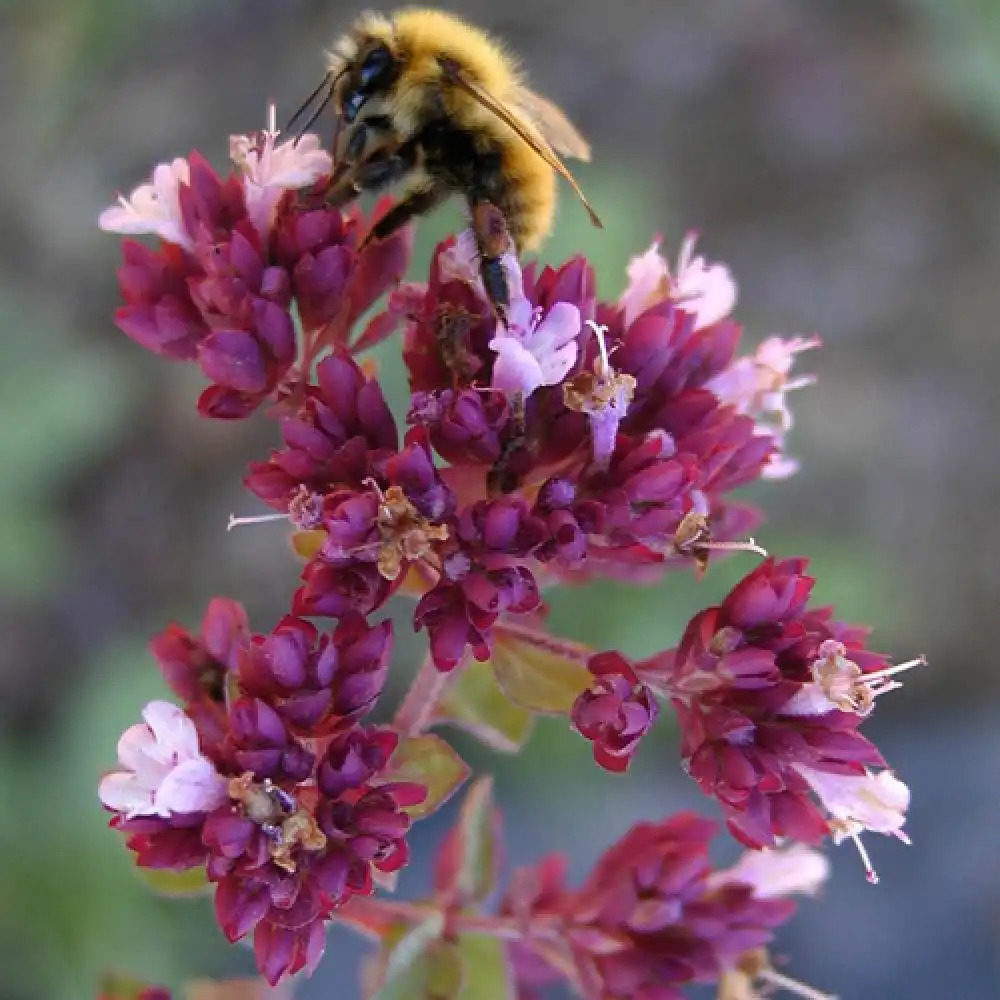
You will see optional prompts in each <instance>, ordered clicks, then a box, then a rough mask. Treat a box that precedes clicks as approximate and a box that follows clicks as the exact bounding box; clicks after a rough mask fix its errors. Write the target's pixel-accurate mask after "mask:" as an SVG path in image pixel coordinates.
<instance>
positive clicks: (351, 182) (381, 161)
mask: <svg viewBox="0 0 1000 1000" xmlns="http://www.w3.org/2000/svg"><path fill="white" fill-rule="evenodd" d="M368 134H369V132H368V129H367V128H366V127H365V126H364V125H363V124H358V125H356V126H355V127H354V129H353V131H352V132H351V135H350V137H349V138H348V141H347V156H346V157H345V158H344V159H343V160H342V161H341V162H340V163H339V164H337V166H336V167H335V168H334V171H333V175H332V177H331V178H330V186H329V189H328V190H327V195H326V197H327V201H328V202H329V203H330V204H332V205H338V206H339V205H343V204H345V203H346V202H348V201H352V200H353V199H354V198H356V197H357V196H358V195H359V194H361V193H362V192H363V191H368V192H375V191H380V190H381V189H382V188H384V187H388V186H389V185H390V184H394V183H395V182H396V181H398V180H401V179H402V178H403V177H405V176H406V175H407V174H408V173H409V172H410V171H411V170H413V168H414V167H415V166H416V163H417V145H416V143H414V142H404V143H403V144H402V145H401V146H397V147H395V148H387V147H382V148H381V149H376V150H374V152H372V153H371V155H370V156H368V158H367V159H365V160H360V161H358V160H357V159H356V157H358V156H360V155H361V153H362V151H363V150H364V145H365V142H366V139H367V136H368Z"/></svg>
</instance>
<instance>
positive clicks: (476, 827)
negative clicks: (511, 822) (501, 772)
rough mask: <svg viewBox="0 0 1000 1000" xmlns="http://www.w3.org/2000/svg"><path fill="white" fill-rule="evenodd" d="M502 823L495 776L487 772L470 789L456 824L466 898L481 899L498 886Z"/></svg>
mask: <svg viewBox="0 0 1000 1000" xmlns="http://www.w3.org/2000/svg"><path fill="white" fill-rule="evenodd" d="M499 825H500V824H499V814H498V813H497V811H496V809H495V808H494V806H493V779H492V778H490V777H489V776H486V777H483V778H480V779H479V780H478V781H476V782H475V783H474V784H473V785H472V787H471V788H470V789H469V791H468V792H467V793H466V796H465V801H464V802H463V803H462V809H461V811H460V813H459V819H458V825H457V827H456V829H457V831H458V836H459V845H460V847H459V849H460V851H461V855H460V863H459V866H458V879H457V888H458V892H459V898H460V899H461V900H462V901H463V902H475V903H480V902H482V901H483V900H484V899H486V897H487V896H489V895H490V893H492V892H493V890H494V888H495V887H496V881H497V877H498V875H499V871H498V869H499V867H500V836H499V834H500V830H499Z"/></svg>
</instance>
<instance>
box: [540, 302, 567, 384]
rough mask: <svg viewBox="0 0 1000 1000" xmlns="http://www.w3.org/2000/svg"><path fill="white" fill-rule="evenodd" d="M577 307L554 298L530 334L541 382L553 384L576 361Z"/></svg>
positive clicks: (558, 380) (556, 382)
mask: <svg viewBox="0 0 1000 1000" xmlns="http://www.w3.org/2000/svg"><path fill="white" fill-rule="evenodd" d="M579 333H580V310H579V309H577V307H576V306H575V305H573V304H572V303H570V302H557V303H556V304H555V305H554V306H553V307H552V308H551V309H550V310H549V312H548V315H547V316H546V317H545V318H544V319H543V320H542V322H541V323H540V324H539V325H538V328H537V329H536V330H535V332H534V334H532V336H531V338H530V344H529V347H530V350H531V352H532V353H533V354H534V355H535V357H536V358H537V359H538V362H539V365H540V366H541V369H542V376H543V379H544V384H545V385H557V384H558V383H560V382H561V381H562V380H563V379H564V378H565V377H566V374H567V372H569V370H570V368H572V367H573V364H574V362H575V361H576V356H577V351H578V346H577V342H576V338H577V336H578V335H579Z"/></svg>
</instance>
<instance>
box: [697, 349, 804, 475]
mask: <svg viewBox="0 0 1000 1000" xmlns="http://www.w3.org/2000/svg"><path fill="white" fill-rule="evenodd" d="M821 345H822V341H821V340H820V339H819V337H792V338H791V339H786V338H783V337H769V338H768V339H767V340H765V341H764V342H763V343H762V344H761V345H760V346H759V347H758V348H757V350H756V352H755V353H754V354H753V355H751V356H749V357H742V358H737V359H736V360H735V361H734V362H733V363H732V364H731V365H730V366H729V367H728V368H727V369H726V370H725V371H723V372H721V373H720V374H718V375H716V376H715V377H714V378H712V379H710V380H709V381H708V382H707V383H706V388H708V389H711V390H712V392H714V393H715V394H716V395H717V396H718V397H719V399H721V400H722V402H723V403H728V404H730V405H731V406H734V407H736V410H737V411H738V412H739V413H745V414H747V416H750V417H752V418H753V419H754V421H755V427H756V430H757V433H759V434H767V435H770V437H771V438H772V439H773V440H774V441H775V443H776V445H777V450H776V451H775V452H774V454H772V455H771V457H770V459H769V460H768V464H767V465H766V466H765V467H764V469H763V472H762V473H761V474H762V475H763V477H764V478H765V479H786V478H787V477H788V476H790V475H792V474H793V473H794V472H795V471H796V470H797V468H798V463H796V462H795V461H794V460H793V459H790V458H788V457H787V456H786V455H784V454H782V450H783V449H784V445H785V435H786V434H787V433H788V432H789V431H790V430H791V429H792V424H793V420H792V411H791V410H790V409H789V407H788V403H787V401H786V399H785V395H786V394H787V393H789V392H791V391H792V390H794V389H802V388H804V387H805V386H807V385H812V384H813V383H814V382H815V381H816V377H815V376H814V375H802V376H800V377H798V378H794V379H793V378H789V373H790V372H791V368H792V365H793V364H794V361H795V355H796V354H800V353H801V352H802V351H808V350H812V349H813V348H815V347H820V346H821Z"/></svg>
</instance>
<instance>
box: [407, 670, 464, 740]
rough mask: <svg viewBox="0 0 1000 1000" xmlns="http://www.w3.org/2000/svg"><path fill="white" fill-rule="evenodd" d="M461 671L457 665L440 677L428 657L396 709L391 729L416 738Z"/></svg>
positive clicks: (438, 671) (425, 726)
mask: <svg viewBox="0 0 1000 1000" xmlns="http://www.w3.org/2000/svg"><path fill="white" fill-rule="evenodd" d="M460 669H461V664H459V666H458V667H456V668H455V670H453V671H451V672H450V673H447V674H446V673H442V672H441V671H440V670H438V669H437V667H435V666H434V660H433V659H432V657H431V656H430V654H429V653H428V655H427V656H425V657H424V662H423V663H421V664H420V669H419V670H418V671H417V674H416V676H415V677H414V678H413V683H412V684H411V685H410V689H409V691H407V692H406V694H405V695H404V696H403V700H402V701H401V702H400V704H399V708H398V709H396V717H395V718H394V719H393V723H392V724H393V726H394V727H395V728H396V729H398V730H399V732H400V735H401V736H403V737H408V736H419V735H420V734H421V733H422V732H423V731H424V730H425V729H426V728H427V726H428V724H429V723H430V721H431V716H432V715H433V714H434V708H435V706H436V705H437V703H438V701H440V699H441V695H442V694H443V693H444V690H445V688H446V687H447V686H448V684H449V682H450V681H451V679H452V677H454V676H455V672H456V671H457V670H460Z"/></svg>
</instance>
